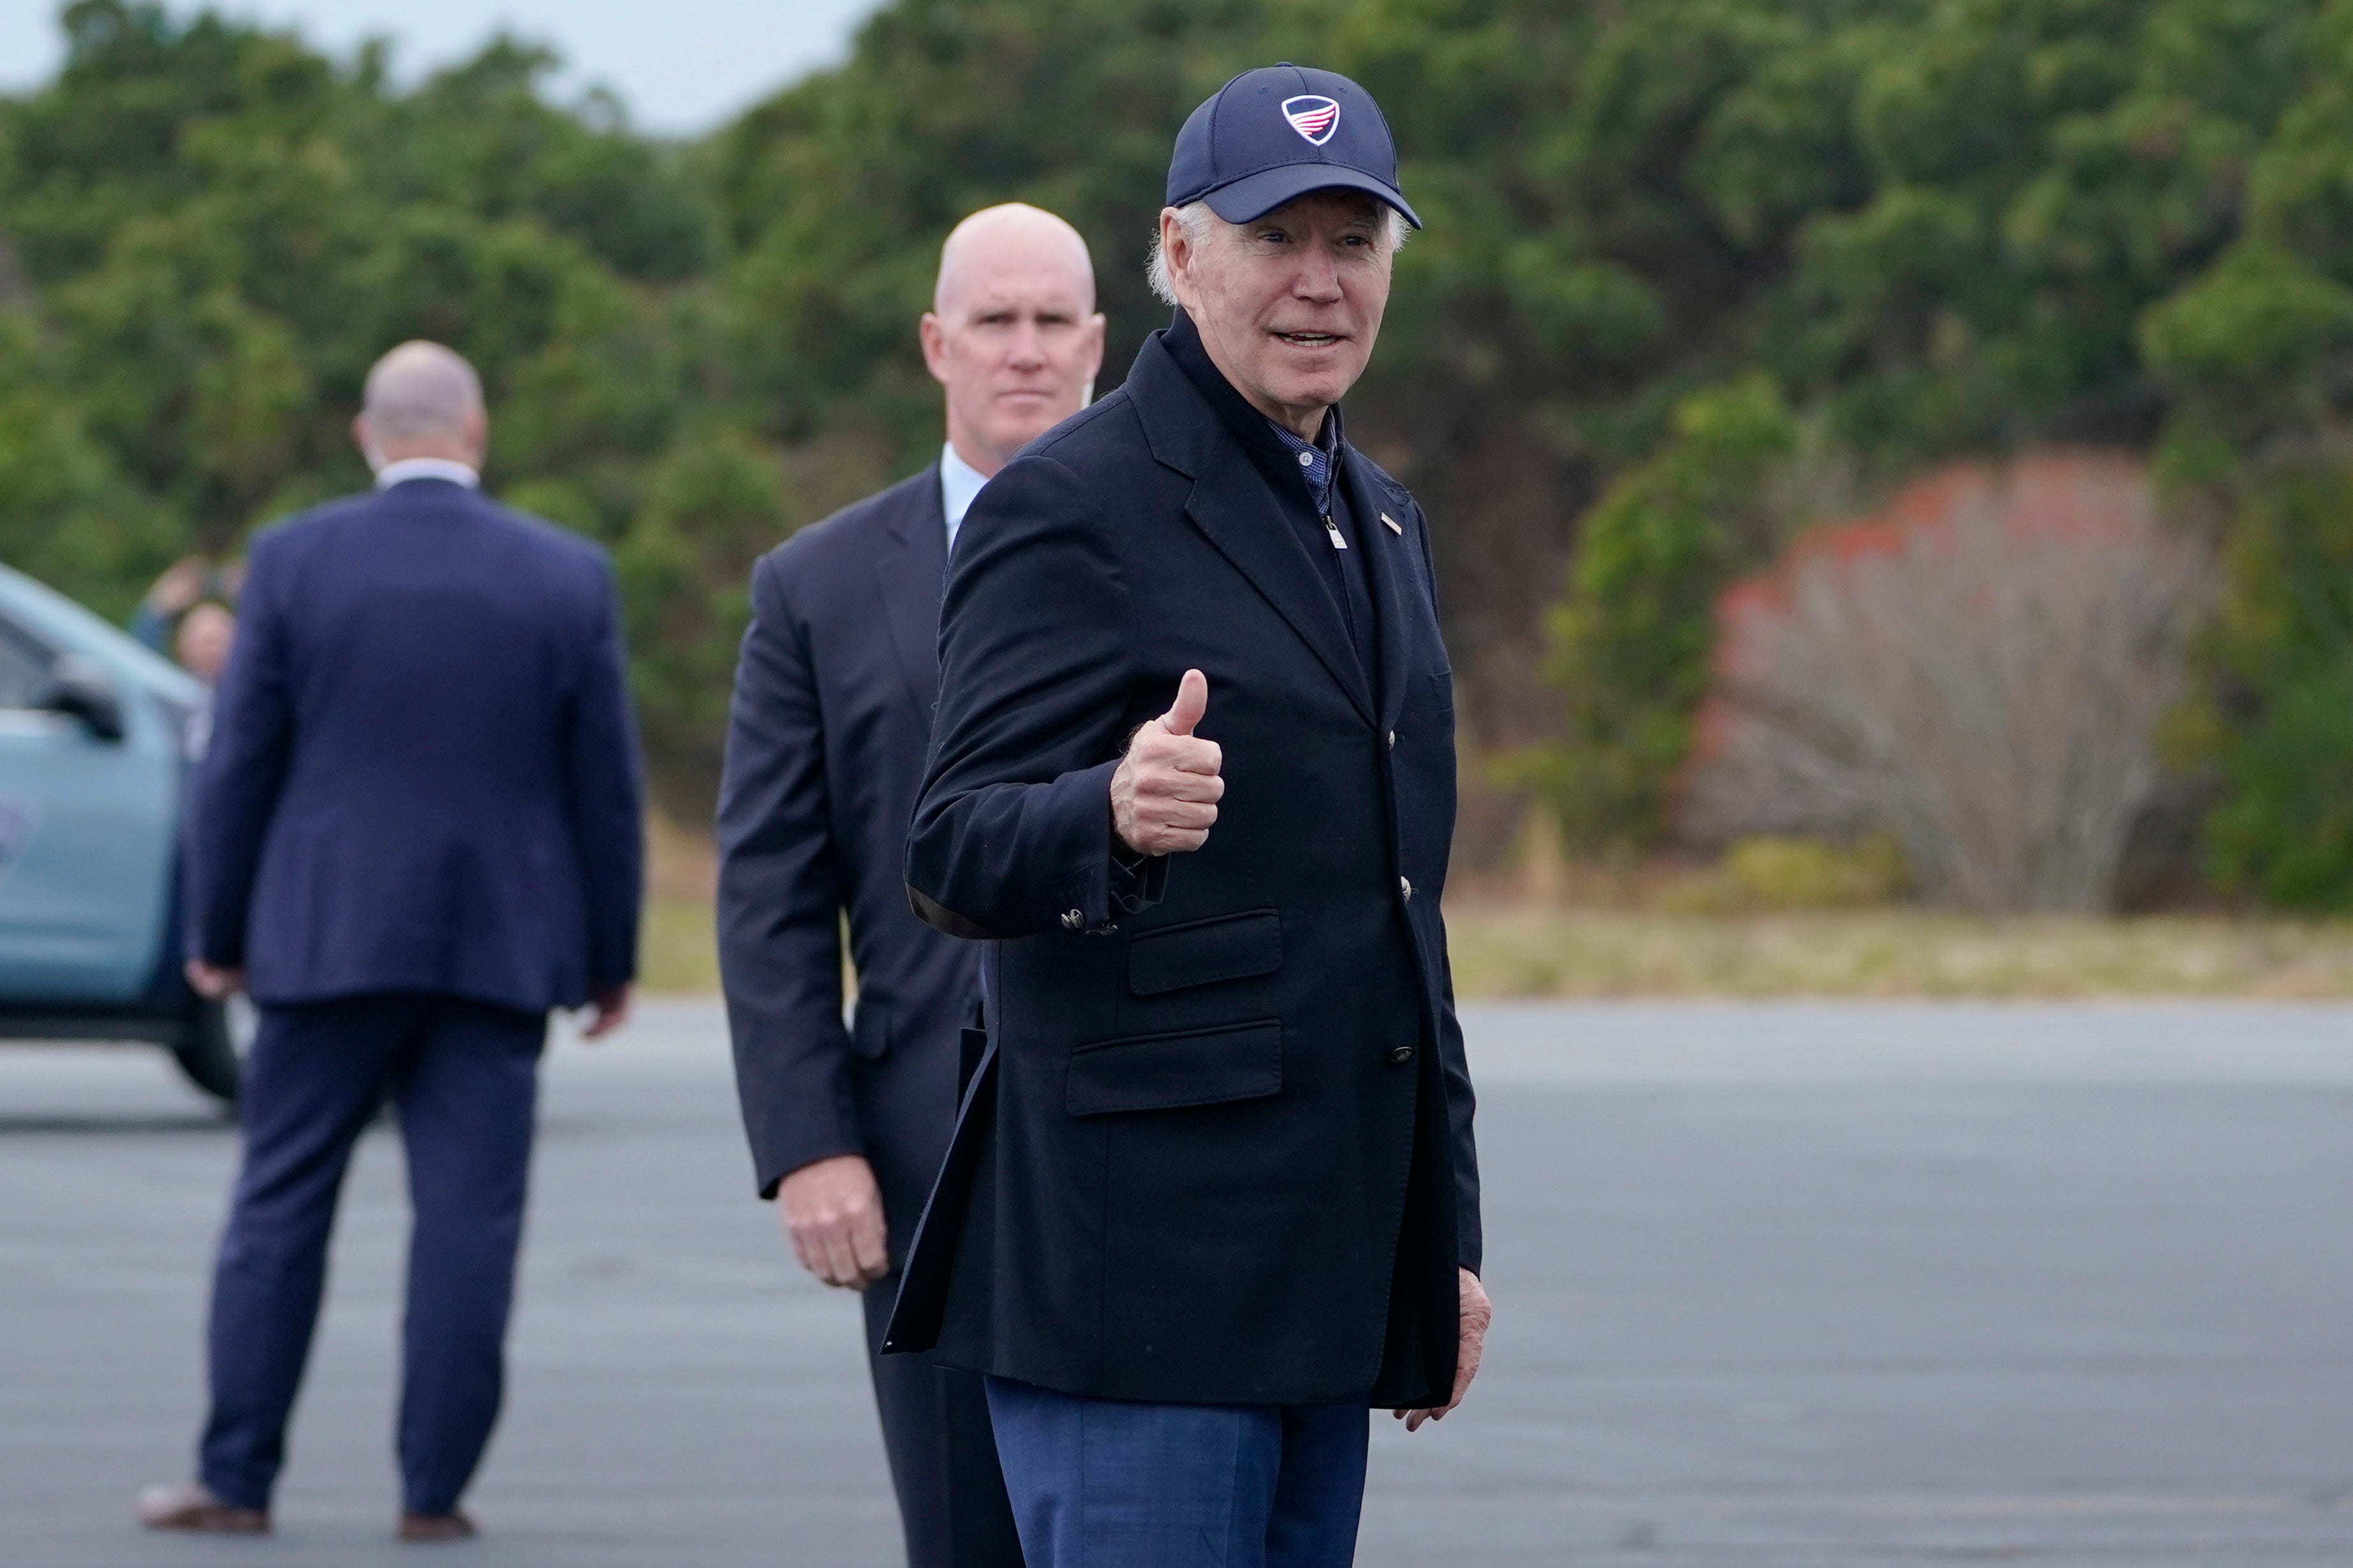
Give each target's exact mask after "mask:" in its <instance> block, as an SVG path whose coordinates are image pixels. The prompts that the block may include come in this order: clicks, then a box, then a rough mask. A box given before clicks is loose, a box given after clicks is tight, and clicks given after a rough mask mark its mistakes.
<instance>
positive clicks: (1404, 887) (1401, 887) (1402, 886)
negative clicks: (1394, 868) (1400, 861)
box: [1398, 877, 1413, 903]
mask: <svg viewBox="0 0 2353 1568" xmlns="http://www.w3.org/2000/svg"><path fill="white" fill-rule="evenodd" d="M1398 892H1400V893H1402V894H1404V895H1405V901H1406V902H1407V903H1411V902H1413V884H1412V883H1411V882H1409V881H1408V880H1406V879H1404V878H1403V877H1399V878H1398Z"/></svg>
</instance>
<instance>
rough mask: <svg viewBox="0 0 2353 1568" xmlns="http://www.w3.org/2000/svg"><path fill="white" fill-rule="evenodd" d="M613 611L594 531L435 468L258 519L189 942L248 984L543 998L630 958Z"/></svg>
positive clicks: (633, 880) (628, 824)
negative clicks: (270, 520) (422, 475)
mask: <svg viewBox="0 0 2353 1568" xmlns="http://www.w3.org/2000/svg"><path fill="white" fill-rule="evenodd" d="M618 615H619V612H618V606H617V602H616V598H615V594H614V586H613V577H612V572H611V570H610V568H609V566H608V564H607V561H606V558H605V554H604V552H602V551H601V550H599V549H597V548H596V546H595V545H593V544H591V543H589V542H586V541H585V540H581V539H577V538H575V537H574V536H572V535H570V534H567V533H564V532H562V531H558V530H556V529H554V528H552V527H550V526H548V525H547V524H545V523H543V522H540V521H537V520H535V519H533V518H529V517H525V516H523V515H522V514H521V513H518V512H512V511H509V510H505V509H504V508H502V507H500V506H497V505H494V504H493V503H491V501H489V500H486V499H484V498H483V497H482V496H480V494H478V493H477V492H475V491H473V490H471V489H467V488H465V487H464V486H461V485H458V484H454V483H451V482H449V481H448V480H445V479H412V480H409V481H407V482H406V483H403V484H398V485H395V486H393V487H392V488H390V489H386V490H384V491H381V492H379V493H375V494H371V495H366V496H357V497H353V498H351V499H349V500H340V501H335V502H332V503H331V504H329V505H327V506H323V507H321V508H319V509H318V510H315V511H311V512H309V513H306V514H304V515H303V516H301V517H298V518H294V519H292V520H290V521H287V522H284V523H281V524H279V525H278V526H276V527H273V528H270V529H268V530H266V531H263V532H262V533H260V534H259V535H258V536H257V537H256V539H255V540H254V542H253V549H252V552H251V555H250V557H249V562H248V568H247V573H246V581H245V591H244V594H243V595H242V596H241V598H240V600H239V602H238V626H237V644H236V647H235V649H234V651H233V652H232V653H231V655H230V658H229V664H228V669H227V673H226V674H225V676H224V677H223V679H222V681H221V687H220V695H219V701H218V706H217V708H216V711H215V715H214V720H213V728H212V735H211V740H210V742H209V744H208V746H207V749H206V755H205V759H204V762H203V764H202V766H201V767H200V769H199V771H198V776H197V787H196V800H195V829H194V834H193V855H192V858H193V863H194V872H195V877H194V880H195V888H196V895H195V910H194V921H193V925H194V930H193V931H192V932H191V948H192V950H193V951H194V952H195V953H197V954H198V955H199V956H201V957H203V958H205V959H206V960H208V961H209V962H211V963H219V964H229V965H236V964H242V965H243V966H244V968H245V972H246V984H247V987H248V990H249V991H250V993H251V994H252V995H253V997H254V999H255V1000H256V1001H258V1002H265V1003H269V1002H313V1001H320V1000H323V999H326V998H329V997H335V996H349V995H355V994H364V993H370V992H388V991H406V992H427V993H433V994H441V995H449V996H462V997H469V998H471V999H473V1000H476V1001H480V1002H489V1003H495V1004H498V1005H504V1006H508V1007H514V1008H520V1009H523V1010H526V1011H532V1012H541V1011H544V1010H546V1009H548V1008H550V1007H566V1006H576V1005H579V1004H581V1003H582V1002H584V1001H586V999H587V997H588V995H589V994H590V992H591V991H592V990H593V989H596V988H599V987H604V986H610V985H617V984H622V983H624V982H626V981H628V979H629V978H630V977H631V976H632V975H634V974H635V973H636V970H637V933H638V895H639V891H640V886H641V880H642V865H643V834H644V825H643V817H642V812H643V794H644V792H643V786H642V782H641V777H640V773H639V766H638V747H637V738H636V735H635V733H634V730H633V726H632V723H631V720H630V715H629V707H628V685H627V674H626V671H625V668H624V659H623V653H622V644H621V631H620V626H619V620H618Z"/></svg>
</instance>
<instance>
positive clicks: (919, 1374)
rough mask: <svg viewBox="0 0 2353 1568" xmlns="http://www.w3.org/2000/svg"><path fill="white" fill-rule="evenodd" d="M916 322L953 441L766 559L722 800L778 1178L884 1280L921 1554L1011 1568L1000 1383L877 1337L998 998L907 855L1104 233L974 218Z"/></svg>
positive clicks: (743, 1064)
mask: <svg viewBox="0 0 2353 1568" xmlns="http://www.w3.org/2000/svg"><path fill="white" fill-rule="evenodd" d="M920 331H921V335H922V340H923V358H924V362H925V363H927V364H928V365H929V366H930V368H931V372H932V374H933V375H934V376H935V377H936V378H937V379H938V380H939V382H940V384H941V385H942V386H943V387H944V389H945V394H946V396H945V402H946V405H947V441H946V444H945V445H944V446H943V447H941V448H940V456H939V460H938V461H937V462H935V463H934V464H931V465H930V466H928V467H926V468H924V469H923V471H922V472H921V473H919V474H916V475H915V476H914V477H913V478H912V479H907V480H905V481H903V482H902V483H900V484H898V485H894V486H892V488H891V489H887V490H884V491H882V492H881V494H879V495H876V496H872V497H870V498H869V499H867V500H862V501H860V502H859V503H857V504H856V505H854V506H851V507H848V508H845V509H844V510H841V511H839V512H837V513H836V514H834V515H833V516H832V517H829V518H828V519H826V520H825V521H822V522H819V523H818V524H816V525H814V526H812V527H809V528H807V529H804V530H802V531H800V532H798V533H797V534H795V535H794V536H793V537H792V538H791V539H790V540H788V541H786V542H785V543H784V544H782V545H779V546H778V547H777V548H776V549H775V550H774V551H772V552H769V553H768V554H767V555H766V556H765V557H763V558H762V559H761V561H760V563H759V564H758V565H757V566H756V567H754V570H753V574H752V609H753V619H752V625H751V627H750V629H749V630H748V631H747V632H746V633H745V634H744V646H743V653H742V658H741V662H740V663H739V664H738V666H737V669H736V676H735V694H734V704H733V716H732V720H731V723H730V728H729V731H728V742H727V762H726V772H725V779H724V783H723V786H722V790H721V795H720V804H719V847H720V870H719V938H720V963H721V967H722V971H723V975H724V977H725V983H726V989H727V1005H728V1016H729V1022H730V1026H731V1028H732V1030H733V1036H734V1043H735V1063H736V1084H737V1088H738V1089H739V1090H740V1092H741V1095H742V1099H743V1106H744V1127H745V1129H746V1131H748V1132H749V1134H750V1137H751V1143H752V1161H753V1165H754V1174H755V1177H756V1179H757V1183H758V1187H759V1192H760V1194H761V1195H762V1196H763V1197H774V1198H775V1199H776V1206H777V1211H778V1215H779V1217H780V1218H781V1220H782V1221H783V1225H784V1229H785V1232H786V1237H788V1238H789V1240H790V1242H791V1245H792V1248H793V1252H794V1254H795V1256H796V1257H797V1258H799V1259H800V1261H801V1263H802V1265H803V1266H804V1267H806V1268H807V1269H808V1270H809V1272H810V1273H812V1274H814V1275H816V1276H817V1277H818V1279H822V1280H824V1281H825V1282H826V1283H828V1284H829V1285H836V1286H840V1287H842V1288H844V1289H855V1290H860V1291H862V1292H864V1296H865V1308H866V1325H867V1339H868V1351H869V1352H870V1356H871V1369H872V1374H873V1379H874V1394H875V1402H876V1405H878V1407H879V1409H880V1411H881V1420H882V1433H883V1438H884V1445H885V1447H886V1448H887V1450H888V1453H889V1456H890V1463H891V1477H892V1485H893V1487H894V1488H895V1489H896V1491H897V1493H898V1498H899V1509H900V1517H901V1520H902V1524H903V1526H904V1529H905V1533H906V1542H907V1558H908V1562H909V1563H910V1564H911V1565H912V1568H950V1565H952V1564H953V1565H956V1568H971V1565H979V1564H1003V1565H1006V1568H1015V1565H1018V1563H1020V1561H1021V1554H1020V1545H1019V1542H1018V1540H1017V1539H1016V1535H1015V1531H1014V1528H1013V1520H1012V1515H1011V1513H1010V1511H1009V1510H1008V1505H1007V1501H1006V1496H1005V1485H1004V1481H1003V1479H1002V1477H1001V1475H1000V1473H999V1471H998V1468H997V1451H996V1447H995V1445H994V1442H993V1440H992V1437H991V1434H990V1429H989V1420H988V1409H987V1400H986V1397H985V1396H984V1394H983V1393H982V1391H981V1386H980V1380H979V1379H978V1378H976V1377H974V1376H973V1375H971V1374H970V1373H958V1372H950V1371H944V1370H942V1369H939V1368H935V1367H933V1366H931V1365H929V1364H928V1363H923V1362H920V1361H916V1360H913V1359H912V1358H908V1357H903V1356H899V1357H892V1358H890V1359H888V1360H885V1359H882V1357H881V1339H882V1329H883V1325H884V1323H885V1321H887V1320H888V1318H889V1315H890V1310H891V1303H892V1298H893V1296H894V1295H895V1294H896V1291H897V1289H898V1279H899V1276H898V1263H899V1260H900V1258H902V1256H903V1254H904V1252H905V1249H906V1244H907V1240H908V1237H910V1236H911V1235H912V1234H913V1229H914V1223H915V1217H916V1215H918V1214H920V1213H921V1212H922V1209H923V1199H924V1197H925V1195H926V1194H927V1193H928V1192H929V1190H930V1187H931V1183H932V1179H933V1177H934V1173H936V1172H937V1171H938V1169H939V1165H940V1157H941V1154H942V1152H944V1150H945V1148H946V1147H947V1141H948V1132H949V1130H950V1128H951V1127H952V1126H953V1124H954V1122H955V1109H956V1100H957V1095H958V1092H959V1090H960V1088H961V1085H962V1081H963V1070H962V1069H963V1067H964V1065H965V1064H964V1058H963V1054H962V1044H963V1029H962V1026H964V1025H965V1024H966V1023H967V1022H968V1021H969V1020H970V1018H971V1016H972V1011H973V1006H974V1004H975V1002H976V998H977V992H976V963H975V954H974V951H973V950H972V949H971V948H970V947H969V946H968V945H967V944H965V943H962V942H955V941H954V940H952V939H951V938H948V937H944V936H942V935H941V934H940V933H938V932H936V931H932V930H930V929H929V928H928V927H926V926H925V925H924V924H923V922H922V921H918V920H917V919H915V917H914V916H913V914H912V913H911V912H910V911H909V910H908V907H907V898H906V891H905V887H904V881H903V868H904V864H905V856H906V834H907V820H908V817H909V816H910V815H911V813H912V812H913V808H914V802H915V791H916V786H917V784H919V783H920V782H921V780H922V777H923V756H924V752H925V748H926V746H927V744H928V742H929V740H930V736H931V722H932V708H933V702H934V696H935V694H936V690H937V682H938V670H937V657H936V650H937V645H938V641H939V622H940V594H941V583H942V578H943V576H944V574H945V571H946V568H947V562H948V555H949V550H950V547H951V546H952V545H953V543H954V542H955V537H956V531H957V529H958V528H959V527H960V526H961V524H962V523H963V521H964V515H965V508H967V507H968V506H970V505H971V504H972V500H973V498H974V496H976V494H978V493H979V491H980V489H981V487H982V485H983V484H984V483H985V482H986V481H987V479H988V478H989V477H990V476H991V475H993V474H995V473H996V472H997V470H998V469H999V468H1003V467H1004V466H1005V464H1006V463H1007V462H1008V461H1009V460H1011V458H1012V457H1013V455H1014V454H1015V453H1016V452H1018V451H1019V450H1020V449H1021V448H1022V447H1024V446H1026V445H1027V444H1029V442H1030V441H1031V440H1033V439H1035V438H1036V437H1038V436H1039V435H1040V434H1042V433H1043V432H1045V431H1046V430H1048V429H1050V428H1051V427H1052V426H1054V425H1056V424H1057V423H1059V422H1060V421H1061V420H1062V419H1064V418H1066V417H1067V416H1070V415H1071V414H1073V413H1076V412H1077V411H1078V410H1079V409H1080V408H1081V407H1082V406H1083V405H1085V404H1086V402H1087V400H1088V397H1089V394H1090V388H1091V386H1092V383H1093V380H1094V376H1095V373H1096V371H1097V370H1098V369H1099V368H1100V367H1101V366H1102V363H1103V317H1102V316H1100V315H1098V314H1097V313H1096V311H1095V289H1094V272H1093V268H1092V264H1091V262H1090V261H1089V259H1088V256H1087V247H1086V244H1085V242H1084V241H1083V240H1082V239H1081V238H1080V237H1079V234H1078V231H1077V230H1075V229H1073V228H1071V226H1070V225H1068V224H1067V223H1064V222H1063V221H1062V220H1061V219H1060V218H1058V217H1055V216H1052V215H1051V214H1049V213H1044V212H1040V211H1039V210H1038V209H1037V208H1035V207H1029V206H1022V205H1008V206H998V207H991V208H988V209H987V210H986V211H983V212H978V213H975V214H974V215H973V216H970V217H968V218H966V219H965V221H964V222H963V223H961V224H959V225H958V226H956V228H955V232H954V233H952V234H950V235H949V236H948V238H947V243H946V245H945V246H944V247H943V249H942V251H941V255H940V271H939V281H938V285H937V288H936V290H935V292H934V298H933V305H932V310H931V311H930V313H929V314H927V315H925V316H924V317H923V321H922V322H921V327H920ZM845 916H846V917H847V921H848V925H849V948H850V956H851V960H852V962H853V963H854V964H855V966H856V969H857V976H858V999H857V1006H856V1013H855V1017H854V1021H853V1022H852V1023H851V1024H850V1025H849V1026H847V1027H845V1026H844V1024H843V1019H842V982H841V938H840V932H841V928H842V922H843V920H844V917H845Z"/></svg>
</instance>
